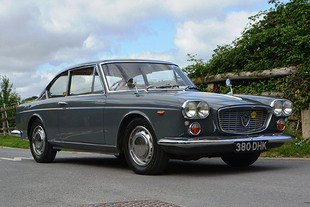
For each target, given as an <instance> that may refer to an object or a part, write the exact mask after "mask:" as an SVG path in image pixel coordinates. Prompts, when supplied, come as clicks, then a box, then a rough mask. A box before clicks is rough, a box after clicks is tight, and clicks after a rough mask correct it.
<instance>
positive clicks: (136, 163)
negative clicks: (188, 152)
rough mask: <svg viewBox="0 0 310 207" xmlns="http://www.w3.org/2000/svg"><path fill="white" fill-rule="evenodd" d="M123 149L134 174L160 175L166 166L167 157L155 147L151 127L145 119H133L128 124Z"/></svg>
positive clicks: (154, 138)
mask: <svg viewBox="0 0 310 207" xmlns="http://www.w3.org/2000/svg"><path fill="white" fill-rule="evenodd" d="M123 149H124V155H125V158H126V161H127V163H128V165H129V167H130V168H131V169H132V170H133V171H134V172H135V173H138V174H160V173H161V172H162V171H163V170H164V169H165V168H166V166H167V163H168V157H167V155H166V153H165V152H164V151H162V149H161V148H160V147H159V146H158V145H157V143H156V137H155V134H154V132H153V130H152V127H151V126H150V124H149V123H148V122H147V121H146V120H145V119H142V118H138V119H134V120H133V121H131V122H130V123H129V124H128V126H127V128H126V132H125V142H124V146H123Z"/></svg>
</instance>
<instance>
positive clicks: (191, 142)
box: [157, 134, 294, 147]
mask: <svg viewBox="0 0 310 207" xmlns="http://www.w3.org/2000/svg"><path fill="white" fill-rule="evenodd" d="M293 139H294V136H292V135H289V134H268V135H259V136H244V137H242V136H239V137H231V138H229V137H226V138H224V137H201V138H181V137H165V138H163V139H160V140H159V141H158V142H157V143H158V145H161V146H176V147H177V146H182V147H184V146H201V147H203V146H214V145H215V146H216V145H231V144H234V143H235V142H245V141H263V140H268V141H269V143H284V142H290V141H293Z"/></svg>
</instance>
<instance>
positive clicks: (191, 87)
mask: <svg viewBox="0 0 310 207" xmlns="http://www.w3.org/2000/svg"><path fill="white" fill-rule="evenodd" d="M187 89H196V90H198V91H200V89H199V88H197V87H196V86H186V87H185V88H184V91H186V90H187Z"/></svg>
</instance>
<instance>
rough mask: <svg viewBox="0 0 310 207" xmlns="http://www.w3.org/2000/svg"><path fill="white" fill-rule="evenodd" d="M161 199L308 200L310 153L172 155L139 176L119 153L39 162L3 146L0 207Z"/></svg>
mask: <svg viewBox="0 0 310 207" xmlns="http://www.w3.org/2000/svg"><path fill="white" fill-rule="evenodd" d="M139 200H144V201H145V200H157V201H163V202H166V203H172V204H175V205H177V206H183V207H195V206H197V207H202V206H211V207H213V206H221V207H222V206H238V207H239V206H240V207H242V206H246V207H248V206H281V207H285V206H287V207H293V206H298V207H299V206H306V207H310V159H259V160H258V161H257V162H256V163H255V164H254V165H253V166H251V167H249V168H245V169H237V168H230V167H228V166H226V165H225V164H224V163H223V162H222V161H221V160H220V159H217V158H212V159H207V158H206V159H201V160H198V161H190V162H185V161H170V164H169V167H168V169H167V172H166V173H165V174H164V175H160V176H142V175H136V174H134V173H133V172H132V171H131V170H129V169H128V167H127V166H126V165H125V164H123V163H122V162H120V161H119V160H118V159H117V158H115V157H114V156H107V155H101V154H89V153H71V152H59V153H58V154H57V156H56V159H55V162H53V163H50V164H39V163H36V162H35V161H34V160H33V159H32V158H31V153H30V151H29V150H22V149H10V148H1V147H0V206H1V207H2V206H9V207H11V206H96V205H98V206H101V205H102V204H104V203H109V202H127V201H139Z"/></svg>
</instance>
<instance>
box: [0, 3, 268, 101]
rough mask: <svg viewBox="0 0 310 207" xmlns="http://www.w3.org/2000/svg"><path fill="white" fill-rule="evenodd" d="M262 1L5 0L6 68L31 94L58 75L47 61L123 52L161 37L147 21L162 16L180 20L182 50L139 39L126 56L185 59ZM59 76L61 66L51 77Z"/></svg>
mask: <svg viewBox="0 0 310 207" xmlns="http://www.w3.org/2000/svg"><path fill="white" fill-rule="evenodd" d="M262 2H265V0H251V1H243V0H218V1H214V0H191V1H188V0H184V1H180V0H158V1H153V0H136V1H128V0H92V1H87V0H62V1H55V0H45V1H40V0H27V1H16V0H15V1H14V0H0V28H1V30H0V45H1V47H0V73H1V74H2V75H8V76H9V77H10V80H12V81H13V83H14V86H15V87H16V88H17V91H18V92H20V93H22V95H23V94H26V95H23V96H24V97H25V96H28V94H31V93H34V94H37V93H39V92H40V91H41V90H42V89H43V87H44V86H45V85H46V84H47V82H48V79H50V77H49V78H48V77H46V76H45V75H46V74H45V73H42V71H41V69H40V66H41V65H45V64H50V65H51V66H54V68H58V66H59V67H60V66H61V65H63V64H65V65H66V64H68V65H70V64H74V63H80V62H84V61H89V60H96V59H99V58H101V57H102V56H106V57H116V58H119V57H120V55H119V50H121V49H122V47H121V46H120V45H119V44H120V42H126V41H132V42H134V41H135V40H137V39H139V38H140V37H145V36H148V35H154V31H156V29H160V28H156V29H154V28H150V27H151V26H149V25H148V24H147V22H148V21H152V20H154V19H157V18H161V19H169V21H173V22H175V25H176V27H175V29H174V31H175V34H171V33H169V34H167V35H175V41H174V44H175V48H174V49H171V48H169V49H167V51H147V50H145V49H144V48H143V47H144V45H136V47H137V48H139V50H137V49H136V50H134V51H135V52H134V54H129V55H127V56H126V57H124V58H148V59H163V60H170V61H174V62H176V63H179V64H180V65H184V64H186V62H185V61H184V60H185V59H186V56H185V54H186V53H197V54H198V53H200V54H201V55H203V56H204V57H208V56H210V53H211V52H212V50H213V49H214V48H215V47H216V45H217V44H225V43H229V42H230V41H231V40H232V39H233V38H234V37H235V36H238V33H239V32H240V31H241V30H242V28H244V25H245V24H244V22H245V20H246V17H247V16H249V15H250V13H249V12H240V11H249V10H251V11H252V10H253V8H255V6H257V5H258V4H259V3H262ZM229 11H235V12H233V13H232V12H229ZM238 11H239V12H238ZM254 11H255V9H254ZM155 33H156V32H155ZM155 35H156V34H155ZM116 42H117V43H116ZM149 44H151V45H152V44H153V45H154V44H161V43H160V42H150V43H149ZM128 51H130V49H128ZM137 51H139V52H137ZM60 69H61V68H60ZM13 72H14V75H13ZM44 72H46V71H44ZM16 74H17V75H16ZM51 74H53V75H54V74H55V69H54V70H53V71H50V72H49V75H48V76H51ZM11 76H12V77H11ZM43 83H44V84H43ZM38 88H40V90H39V89H38Z"/></svg>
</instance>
